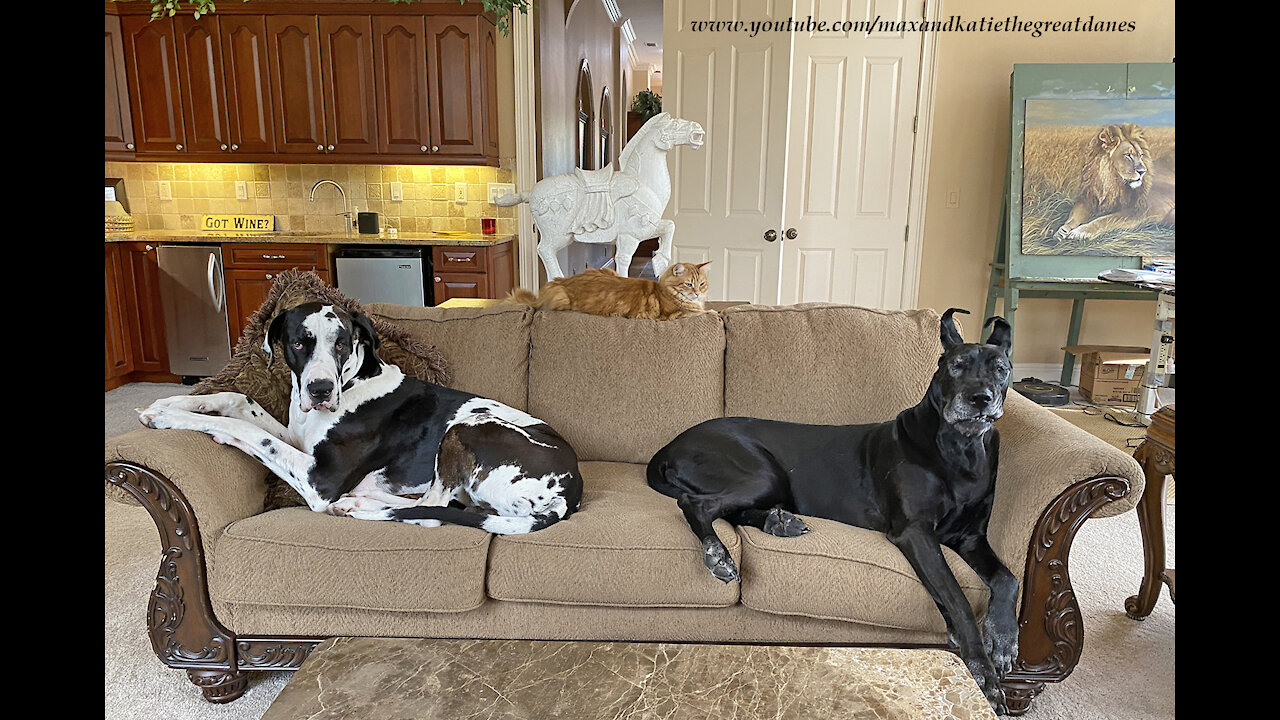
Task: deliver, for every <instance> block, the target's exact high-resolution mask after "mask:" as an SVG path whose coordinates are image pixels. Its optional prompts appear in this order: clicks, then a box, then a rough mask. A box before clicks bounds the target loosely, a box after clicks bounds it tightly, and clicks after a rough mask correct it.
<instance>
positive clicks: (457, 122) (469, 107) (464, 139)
mask: <svg viewBox="0 0 1280 720" xmlns="http://www.w3.org/2000/svg"><path fill="white" fill-rule="evenodd" d="M479 22H480V18H479V17H478V16H476V15H430V16H427V18H426V29H427V85H428V88H429V90H430V98H429V100H428V104H429V106H430V111H431V144H432V145H436V146H439V148H440V150H439V151H438V154H441V155H483V154H484V114H483V113H484V105H483V102H484V98H483V94H482V93H481V85H482V83H481V80H480V78H481V70H480V46H481V44H482V42H481V41H482V38H481V37H480V36H479Z"/></svg>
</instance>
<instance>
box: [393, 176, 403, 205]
mask: <svg viewBox="0 0 1280 720" xmlns="http://www.w3.org/2000/svg"><path fill="white" fill-rule="evenodd" d="M391 199H392V201H394V202H400V201H401V200H404V185H403V184H402V183H399V182H395V181H393V182H392V183H391Z"/></svg>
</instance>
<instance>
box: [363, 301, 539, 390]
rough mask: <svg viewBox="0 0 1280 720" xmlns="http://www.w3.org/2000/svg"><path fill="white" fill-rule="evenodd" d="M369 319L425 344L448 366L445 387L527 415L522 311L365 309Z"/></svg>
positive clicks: (525, 311) (528, 317)
mask: <svg viewBox="0 0 1280 720" xmlns="http://www.w3.org/2000/svg"><path fill="white" fill-rule="evenodd" d="M368 310H369V313H370V314H371V315H375V316H377V317H381V318H384V319H386V320H388V321H390V322H392V323H394V324H395V325H396V326H398V327H400V328H402V329H403V330H405V331H406V332H407V333H408V334H409V335H411V336H414V337H421V338H423V339H428V340H430V342H431V343H432V344H434V345H435V346H436V348H438V349H439V350H440V352H441V354H443V355H444V357H445V358H447V359H448V360H449V369H450V371H451V372H452V373H453V379H452V381H451V382H450V383H449V387H451V388H454V389H457V390H462V391H464V392H469V393H475V394H476V395H482V396H484V397H487V398H489V399H490V400H497V401H498V402H500V403H505V404H507V405H510V406H511V407H513V408H516V409H518V410H527V409H528V403H529V400H528V394H529V325H530V322H531V321H532V318H533V311H532V310H530V309H529V308H528V307H527V306H525V305H496V306H493V307H486V308H475V307H463V308H440V307H413V306H410V305H392V304H389V303H370V304H369V305H368Z"/></svg>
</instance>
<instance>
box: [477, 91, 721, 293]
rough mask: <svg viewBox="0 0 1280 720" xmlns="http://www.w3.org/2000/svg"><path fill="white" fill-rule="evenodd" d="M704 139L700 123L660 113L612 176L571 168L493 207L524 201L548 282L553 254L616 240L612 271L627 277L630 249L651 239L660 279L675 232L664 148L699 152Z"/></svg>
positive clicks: (556, 266) (556, 265)
mask: <svg viewBox="0 0 1280 720" xmlns="http://www.w3.org/2000/svg"><path fill="white" fill-rule="evenodd" d="M705 136H706V133H705V132H704V131H703V130H702V126H701V125H699V124H698V123H696V122H693V121H690V120H681V119H679V118H673V117H671V116H670V115H669V114H667V113H665V112H664V113H659V114H657V115H654V116H653V117H651V118H649V121H648V122H646V123H645V124H644V125H643V126H642V127H641V128H640V130H639V131H637V132H636V134H635V137H633V138H631V140H630V141H629V142H628V143H627V146H626V147H625V148H623V149H622V154H621V155H619V156H618V165H619V167H620V168H621V169H620V170H618V171H617V172H614V170H613V168H612V167H604V168H601V169H599V170H583V169H581V168H577V169H575V170H574V171H573V172H571V173H564V174H563V175H553V176H551V177H549V178H543V179H542V180H539V181H538V182H536V183H534V186H533V189H532V190H530V191H529V192H522V193H509V194H507V195H503V196H502V197H500V198H498V204H499V205H501V206H503V207H510V206H512V205H518V204H519V203H522V202H527V203H529V209H530V210H531V211H532V212H533V222H534V224H535V225H537V227H538V232H539V233H540V234H541V236H542V239H541V240H540V241H539V242H538V257H541V258H542V264H543V266H545V267H546V269H547V279H548V280H555V279H557V278H562V277H564V271H563V270H561V269H560V261H559V260H558V259H557V258H556V253H557V252H559V251H560V250H563V249H564V248H566V247H568V246H569V243H570V242H573V241H574V240H577V241H578V242H583V243H607V242H611V243H615V250H614V264H615V265H616V270H617V273H618V274H619V275H621V276H623V277H626V276H627V271H628V269H629V268H630V267H631V256H632V255H634V254H635V252H636V247H637V246H639V245H640V242H641V241H642V240H644V239H645V238H651V237H654V236H657V238H658V250H657V252H656V253H654V255H653V273H654V275H659V276H660V275H662V273H663V271H664V270H666V269H667V266H669V265H670V264H671V239H672V238H673V237H674V236H675V232H676V224H675V223H674V222H672V221H671V220H663V219H662V213H663V211H664V210H665V209H666V207H667V201H668V200H670V199H671V176H670V174H669V173H668V172H667V151H668V150H670V149H671V148H673V147H675V146H676V145H688V146H689V147H692V148H694V149H697V148H700V147H702V142H703V138H704V137H705Z"/></svg>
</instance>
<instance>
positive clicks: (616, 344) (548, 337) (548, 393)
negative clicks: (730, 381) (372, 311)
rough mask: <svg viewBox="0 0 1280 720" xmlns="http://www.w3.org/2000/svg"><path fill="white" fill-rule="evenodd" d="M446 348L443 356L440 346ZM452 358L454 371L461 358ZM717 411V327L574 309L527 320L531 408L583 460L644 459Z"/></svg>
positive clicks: (706, 317) (698, 319) (715, 321)
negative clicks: (529, 326) (530, 329)
mask: <svg viewBox="0 0 1280 720" xmlns="http://www.w3.org/2000/svg"><path fill="white" fill-rule="evenodd" d="M446 356H447V354H446ZM449 359H450V360H451V361H452V362H453V363H454V366H455V367H458V370H457V371H456V372H459V373H460V372H461V367H460V366H461V365H462V363H461V362H459V361H456V360H454V359H453V358H452V357H449ZM723 409H724V325H723V323H721V320H720V316H719V315H717V314H715V313H707V314H703V315H695V316H692V317H686V318H681V319H679V320H639V319H632V318H619V317H601V316H598V315H588V314H586V313H579V312H571V311H554V312H539V313H537V314H536V315H535V316H534V318H533V333H532V347H531V349H530V353H529V409H528V411H529V413H530V414H532V415H534V416H535V417H538V418H540V419H541V420H542V421H544V422H546V423H548V424H549V425H551V427H553V428H555V429H556V430H557V431H558V432H559V433H560V434H561V435H562V436H564V438H565V439H566V440H568V441H569V443H570V444H571V445H573V448H574V450H576V451H577V453H578V458H579V459H580V460H606V461H613V462H632V463H647V462H649V458H651V457H653V454H654V453H655V452H657V451H658V450H659V449H661V448H662V446H663V445H666V444H667V443H668V442H670V441H671V440H672V439H673V438H675V436H676V435H678V434H679V433H681V432H683V431H684V430H685V429H687V428H689V427H691V426H693V425H696V424H698V423H700V422H702V421H703V420H708V419H710V418H713V417H720V415H721V413H722V411H723Z"/></svg>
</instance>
